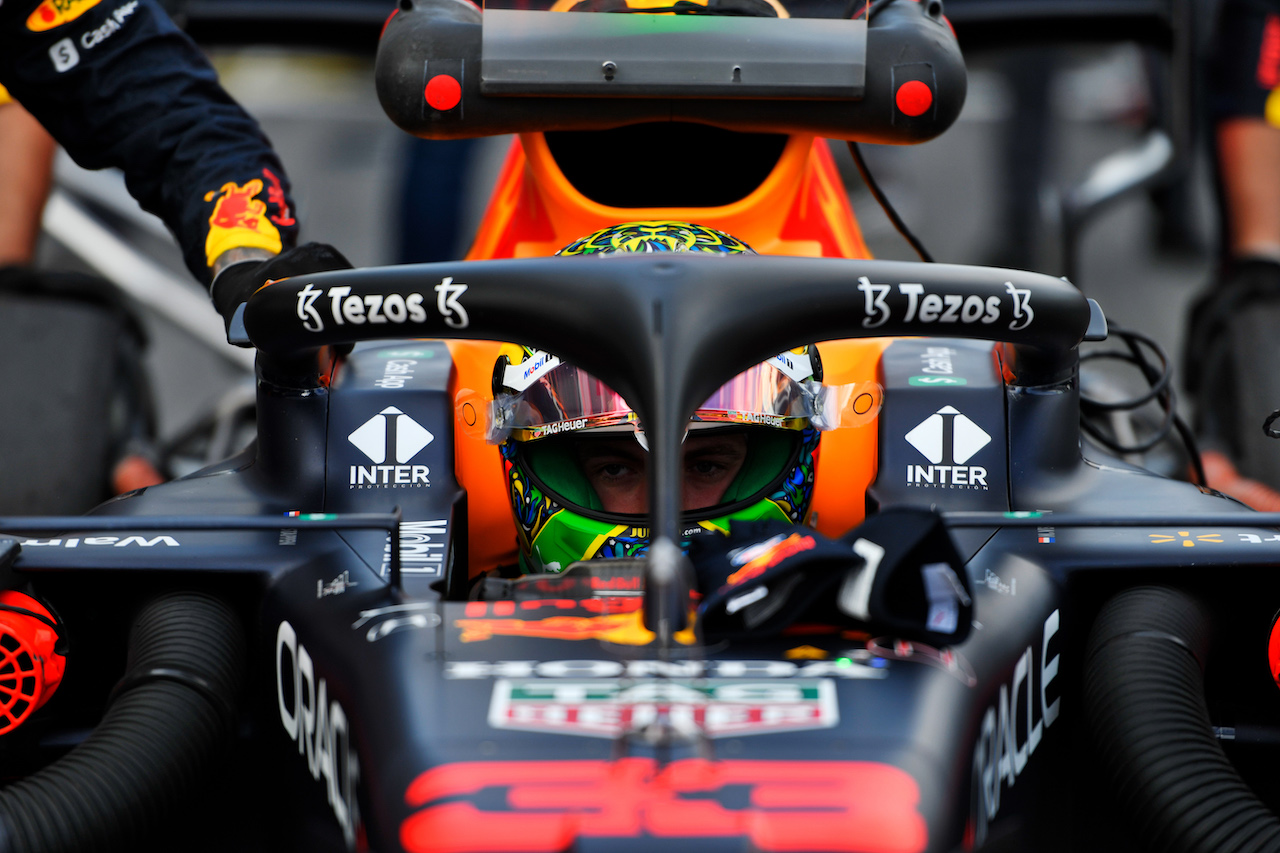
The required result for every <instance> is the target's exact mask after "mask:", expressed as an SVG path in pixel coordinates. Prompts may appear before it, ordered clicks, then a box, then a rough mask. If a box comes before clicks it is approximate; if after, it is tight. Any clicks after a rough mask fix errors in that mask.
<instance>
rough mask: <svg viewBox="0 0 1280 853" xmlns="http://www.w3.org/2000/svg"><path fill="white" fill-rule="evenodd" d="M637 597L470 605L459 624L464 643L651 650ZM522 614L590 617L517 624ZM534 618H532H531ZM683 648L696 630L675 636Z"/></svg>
mask: <svg viewBox="0 0 1280 853" xmlns="http://www.w3.org/2000/svg"><path fill="white" fill-rule="evenodd" d="M642 605H643V602H642V601H641V600H640V599H639V598H608V599H601V598H588V599H584V600H581V601H574V600H572V599H541V600H534V601H521V602H519V604H517V603H516V602H514V601H495V602H492V603H487V602H479V601H475V602H471V603H470V604H468V605H467V609H466V614H467V617H468V618H464V619H455V620H454V623H453V624H454V626H455V627H457V628H460V629H462V636H461V637H460V639H461V640H462V642H464V643H476V642H483V641H484V640H491V639H493V638H494V637H538V638H540V639H545V640H604V641H606V642H610V643H618V644H621V645H626V646H647V645H648V644H649V643H652V642H653V640H654V634H653V632H652V631H649V630H648V629H647V628H645V627H644V618H643V615H642V614H641V612H640V609H641V607H642ZM517 608H519V611H520V612H522V613H523V612H527V611H537V610H543V609H551V610H570V609H572V610H585V611H586V612H588V613H590V614H591V615H589V616H576V615H555V616H547V617H545V618H542V619H518V618H512V617H514V616H515V614H516V612H517ZM530 615H534V614H530ZM675 637H676V640H677V641H678V642H680V643H683V644H685V645H689V644H691V643H693V642H694V635H693V631H692V629H688V630H685V631H681V632H679V633H677V634H676V635H675Z"/></svg>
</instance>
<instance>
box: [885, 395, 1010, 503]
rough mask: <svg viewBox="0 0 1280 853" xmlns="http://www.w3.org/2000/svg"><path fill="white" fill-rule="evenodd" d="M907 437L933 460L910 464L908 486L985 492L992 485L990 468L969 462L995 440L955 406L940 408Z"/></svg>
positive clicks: (924, 454) (927, 457)
mask: <svg viewBox="0 0 1280 853" xmlns="http://www.w3.org/2000/svg"><path fill="white" fill-rule="evenodd" d="M905 438H906V440H907V443H908V444H910V445H911V446H912V447H914V448H915V449H916V450H918V451H919V452H920V455H922V456H923V457H924V458H925V459H927V460H928V461H929V463H930V464H928V465H908V466H907V485H908V486H916V487H919V488H942V489H978V490H981V491H987V490H988V489H989V488H990V486H989V485H988V484H987V469H986V468H984V467H982V466H980V465H967V464H965V463H967V462H968V461H969V460H970V459H972V458H973V457H974V456H975V455H976V454H977V453H978V451H980V450H982V448H984V447H986V446H987V445H988V444H990V443H991V436H990V435H988V434H987V433H986V432H985V431H984V430H983V429H982V427H980V426H978V425H977V424H976V423H974V422H973V421H972V420H971V419H970V418H969V417H967V416H966V415H964V414H962V413H961V412H960V411H959V410H958V409H956V408H955V407H954V406H943V407H942V408H941V409H938V411H937V412H935V413H934V414H932V415H930V416H929V417H927V418H925V419H924V420H923V421H921V422H920V423H919V424H917V425H916V426H915V427H914V428H913V429H912V430H911V431H910V432H908V433H907V434H906V436H905Z"/></svg>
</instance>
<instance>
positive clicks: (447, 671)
mask: <svg viewBox="0 0 1280 853" xmlns="http://www.w3.org/2000/svg"><path fill="white" fill-rule="evenodd" d="M888 675H889V673H888V670H887V669H885V667H884V661H883V660H876V659H875V658H872V657H870V656H869V655H868V656H867V659H866V660H865V661H864V660H863V659H859V658H853V657H844V658H838V659H836V660H815V661H790V660H706V661H703V660H681V661H663V660H629V661H620V660H544V661H534V660H499V661H480V660H451V661H446V662H445V665H444V677H445V678H448V679H456V680H464V681H465V680H475V679H482V678H575V679H582V678H647V677H653V676H658V677H664V678H749V679H753V680H759V679H764V678H851V679H859V678H886V677H887V676H888Z"/></svg>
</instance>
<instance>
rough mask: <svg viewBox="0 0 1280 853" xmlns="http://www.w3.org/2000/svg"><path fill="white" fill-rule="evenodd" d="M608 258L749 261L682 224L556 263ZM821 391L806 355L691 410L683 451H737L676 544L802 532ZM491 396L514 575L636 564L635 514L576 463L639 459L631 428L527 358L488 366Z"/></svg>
mask: <svg viewBox="0 0 1280 853" xmlns="http://www.w3.org/2000/svg"><path fill="white" fill-rule="evenodd" d="M620 252H709V253H719V254H755V252H754V251H753V250H752V249H751V248H750V247H749V246H747V245H746V244H745V243H743V242H742V241H740V240H738V239H736V238H734V237H732V236H730V235H729V234H725V233H723V232H720V231H716V230H714V229H711V228H706V227H703V226H699V225H692V224H689V223H684V222H638V223H628V224H624V225H617V226H613V227H611V228H605V229H603V230H600V231H597V232H595V233H594V234H590V235H588V236H586V237H583V238H581V239H579V240H576V241H574V242H573V243H571V244H569V245H568V246H566V247H565V248H564V249H562V250H561V251H560V252H559V253H558V254H562V255H593V254H595V255H608V254H614V253H620ZM821 379H822V365H821V361H820V359H819V357H818V351H817V349H816V347H814V346H812V345H808V346H802V347H797V348H796V349H793V350H789V351H787V352H784V353H781V354H779V355H778V356H775V357H774V358H771V359H769V360H768V361H765V362H763V363H761V364H758V365H756V366H755V367H752V368H750V369H748V370H746V371H744V372H743V373H741V374H739V375H738V376H736V377H734V378H733V379H732V380H730V381H729V382H727V383H725V384H724V385H723V386H722V387H721V388H720V389H719V390H717V391H716V392H715V393H714V394H712V395H711V397H709V398H708V399H707V400H706V402H704V403H703V404H702V405H701V406H700V407H699V408H698V410H697V412H696V413H695V414H694V416H693V419H692V420H691V421H690V423H689V427H688V431H687V432H686V442H685V445H686V451H687V452H689V453H691V451H689V448H690V445H691V444H694V443H696V441H698V440H700V439H705V438H708V437H711V436H720V437H723V438H724V439H725V440H726V441H729V440H731V441H732V442H733V443H734V445H735V446H736V447H737V448H739V450H738V452H739V453H740V454H741V466H740V467H739V468H738V469H737V471H736V474H734V475H733V477H732V481H731V482H728V484H727V487H725V488H724V490H723V492H722V493H720V494H718V495H717V496H716V500H715V502H714V504H712V505H709V506H703V507H701V508H698V509H686V511H685V512H684V514H683V517H682V522H683V524H682V533H683V535H684V537H685V538H686V539H688V538H689V537H691V536H693V535H697V534H700V533H704V532H708V531H720V532H724V533H727V532H728V525H729V522H730V521H734V520H744V521H749V520H763V519H774V520H780V521H788V522H791V523H802V522H804V521H806V520H807V517H808V514H809V505H810V502H811V499H812V495H813V483H814V467H815V456H816V451H817V448H818V438H819V435H820V433H819V430H818V429H817V428H816V426H815V422H816V421H820V415H818V412H819V410H820V408H821V399H822V398H821V389H822V385H821ZM493 394H494V401H493V405H492V410H491V418H490V423H491V424H492V426H491V428H490V429H491V434H490V439H491V440H494V441H499V440H500V441H501V446H500V451H501V458H502V464H503V469H504V473H505V476H506V481H507V489H508V497H509V500H510V503H511V508H512V511H513V512H514V515H515V521H516V530H517V538H518V540H519V550H520V561H521V568H522V569H523V570H524V571H526V572H548V571H550V572H556V571H562V570H564V569H565V568H567V567H568V566H569V565H570V564H571V563H573V562H575V561H579V560H590V559H600V558H609V557H635V556H639V555H642V554H644V553H645V552H646V551H647V550H648V547H649V529H648V519H647V510H648V506H647V503H646V504H645V505H644V506H643V508H642V509H638V510H637V511H635V512H618V511H616V508H609V507H607V506H606V503H605V501H603V500H602V499H601V495H600V494H599V493H598V492H597V490H596V488H594V487H593V485H592V482H591V479H590V477H589V476H588V473H587V471H586V470H585V469H584V452H583V451H584V448H588V451H587V453H588V454H589V452H590V451H589V448H590V442H593V441H596V442H599V441H601V440H605V441H608V440H611V441H613V442H615V443H616V442H618V441H619V439H625V440H630V441H633V442H634V443H635V444H638V445H639V447H640V448H641V449H642V450H641V451H635V452H643V453H644V454H645V455H647V448H648V446H647V442H646V440H645V436H644V432H643V425H642V424H640V423H639V419H638V416H637V415H636V413H635V412H634V411H632V409H631V407H630V406H629V405H628V404H627V403H626V401H624V400H623V399H622V397H621V396H619V395H618V394H617V393H615V392H614V391H613V390H612V389H610V388H609V387H608V386H607V385H605V384H604V383H603V382H600V381H599V380H597V379H595V378H594V377H592V376H591V375H589V374H588V373H586V372H585V371H583V370H581V369H579V368H577V367H575V366H574V365H572V364H569V363H567V362H563V361H561V360H560V359H559V358H557V357H556V356H554V355H552V354H551V353H548V352H544V351H540V350H535V349H532V348H528V347H525V348H522V349H521V350H520V352H519V353H517V354H515V355H513V356H508V355H502V356H500V357H499V358H498V361H497V363H496V365H495V368H494V375H493ZM704 431H705V432H704ZM694 437H696V438H694ZM691 438H692V440H691ZM688 459H689V455H688V454H687V455H686V465H688V464H689V462H688ZM641 477H642V478H643V472H641ZM686 494H687V493H686Z"/></svg>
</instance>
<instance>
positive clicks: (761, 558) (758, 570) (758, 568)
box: [726, 533, 817, 586]
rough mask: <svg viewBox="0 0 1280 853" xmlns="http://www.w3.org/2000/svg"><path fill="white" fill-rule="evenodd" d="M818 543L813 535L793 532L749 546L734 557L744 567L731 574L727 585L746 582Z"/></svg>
mask: <svg viewBox="0 0 1280 853" xmlns="http://www.w3.org/2000/svg"><path fill="white" fill-rule="evenodd" d="M816 544H817V542H816V541H815V540H814V538H813V537H812V536H801V535H800V534H799V533H792V534H791V535H790V536H788V537H786V538H785V539H784V538H783V537H781V536H775V537H773V538H772V539H770V540H768V541H767V542H763V543H761V544H760V545H756V546H753V547H751V548H747V549H745V550H744V551H742V552H741V553H739V554H737V555H735V556H734V557H733V562H734V564H735V565H740V566H742V568H740V569H738V570H737V571H736V572H734V573H733V574H731V575H729V579H728V582H727V584H726V585H727V586H737V585H738V584H740V583H745V582H746V581H749V580H751V579H752V578H754V577H757V576H759V575H761V574H763V573H764V572H767V571H768V570H769V569H772V568H773V567H774V566H776V565H778V564H779V563H781V562H782V561H783V560H785V559H787V558H788V557H794V556H795V555H796V554H799V553H800V552H802V551H808V550H811V549H812V548H813V547H814V546H815V545H816Z"/></svg>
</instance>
